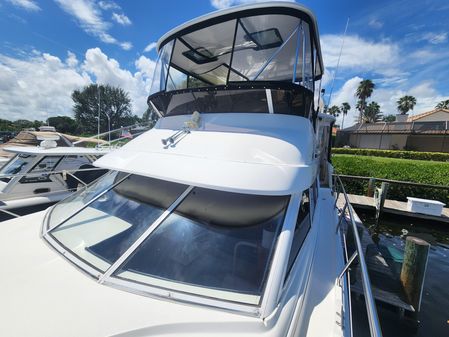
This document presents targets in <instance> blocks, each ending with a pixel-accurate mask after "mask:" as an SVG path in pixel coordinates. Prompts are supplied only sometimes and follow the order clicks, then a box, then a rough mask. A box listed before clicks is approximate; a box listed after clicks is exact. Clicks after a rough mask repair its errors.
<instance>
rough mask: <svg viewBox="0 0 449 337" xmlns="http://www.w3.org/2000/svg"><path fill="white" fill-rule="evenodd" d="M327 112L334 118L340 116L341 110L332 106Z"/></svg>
mask: <svg viewBox="0 0 449 337" xmlns="http://www.w3.org/2000/svg"><path fill="white" fill-rule="evenodd" d="M327 112H328V113H329V115H332V116H334V117H338V116H340V108H339V107H338V106H336V105H332V106H331V107H330V108H329V109H328V110H327Z"/></svg>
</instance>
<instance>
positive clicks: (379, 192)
mask: <svg viewBox="0 0 449 337" xmlns="http://www.w3.org/2000/svg"><path fill="white" fill-rule="evenodd" d="M387 192H388V183H386V182H382V185H381V186H380V188H376V191H375V193H374V202H375V204H376V223H377V222H378V221H379V218H380V215H381V214H382V211H383V208H384V204H385V199H386V198H387Z"/></svg>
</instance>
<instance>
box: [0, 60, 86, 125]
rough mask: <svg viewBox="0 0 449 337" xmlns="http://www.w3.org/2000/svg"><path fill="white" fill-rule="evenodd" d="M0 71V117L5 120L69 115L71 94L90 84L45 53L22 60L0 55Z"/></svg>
mask: <svg viewBox="0 0 449 337" xmlns="http://www.w3.org/2000/svg"><path fill="white" fill-rule="evenodd" d="M70 57H71V56H70V55H69V59H70ZM72 60H73V57H72ZM72 65H73V63H72ZM0 69H1V70H0V83H2V84H1V85H0V86H1V90H0V115H1V116H5V117H7V118H8V119H20V118H26V119H31V120H34V119H39V120H44V119H46V118H47V116H54V115H69V114H70V113H71V107H72V104H73V103H72V100H71V98H70V94H71V92H72V91H73V90H74V89H76V88H80V87H82V86H84V85H87V84H89V83H90V82H91V80H90V78H89V76H88V75H87V74H86V73H84V72H79V71H77V70H75V69H73V68H72V67H71V66H69V65H68V64H66V63H64V62H62V61H61V60H60V59H59V58H57V57H55V56H52V55H50V54H46V53H43V54H39V55H33V56H31V57H29V58H28V59H26V60H22V59H14V58H11V57H7V56H5V55H0Z"/></svg>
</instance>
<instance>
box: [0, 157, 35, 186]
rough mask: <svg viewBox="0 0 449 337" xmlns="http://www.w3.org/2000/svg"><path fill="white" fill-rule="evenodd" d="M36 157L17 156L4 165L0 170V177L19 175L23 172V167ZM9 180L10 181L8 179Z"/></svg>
mask: <svg viewBox="0 0 449 337" xmlns="http://www.w3.org/2000/svg"><path fill="white" fill-rule="evenodd" d="M35 157H36V156H33V155H27V154H18V155H16V156H15V157H14V158H12V159H11V160H10V161H9V162H7V163H6V164H5V166H3V167H2V169H1V170H0V174H1V175H3V174H4V175H9V174H20V173H24V172H25V167H26V166H27V165H28V163H29V162H30V161H32V160H33V159H34V158H35ZM8 180H10V179H8Z"/></svg>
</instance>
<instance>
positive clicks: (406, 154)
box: [332, 147, 449, 161]
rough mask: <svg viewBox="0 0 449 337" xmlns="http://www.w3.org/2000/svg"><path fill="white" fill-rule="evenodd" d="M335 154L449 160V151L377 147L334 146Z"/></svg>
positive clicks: (333, 151)
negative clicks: (399, 149) (353, 147)
mask: <svg viewBox="0 0 449 337" xmlns="http://www.w3.org/2000/svg"><path fill="white" fill-rule="evenodd" d="M332 153H335V154H353V155H357V156H373V157H386V158H400V159H414V160H432V161H449V153H442V152H418V151H398V150H376V149H345V148H340V147H337V148H333V149H332Z"/></svg>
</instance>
